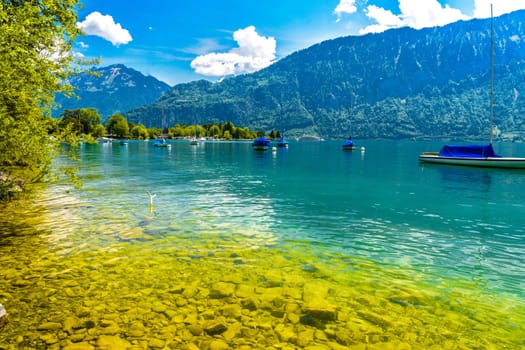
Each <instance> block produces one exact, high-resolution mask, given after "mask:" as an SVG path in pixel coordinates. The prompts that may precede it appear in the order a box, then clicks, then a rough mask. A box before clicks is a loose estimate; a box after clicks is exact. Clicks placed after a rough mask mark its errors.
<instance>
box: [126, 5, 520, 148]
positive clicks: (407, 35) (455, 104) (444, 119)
mask: <svg viewBox="0 0 525 350" xmlns="http://www.w3.org/2000/svg"><path fill="white" fill-rule="evenodd" d="M494 23H495V28H494V29H495V63H496V64H495V76H496V84H495V109H494V111H495V113H494V122H495V124H496V126H497V127H498V129H499V130H500V131H502V132H503V133H504V135H505V136H512V135H515V134H517V135H519V134H521V132H523V131H525V120H524V115H525V101H524V97H525V11H518V12H514V13H512V14H509V15H505V16H501V17H498V18H495V20H494ZM490 42H491V40H490V19H486V20H471V21H463V22H457V23H453V24H450V25H447V26H444V27H436V28H428V29H422V30H414V29H409V28H402V29H396V30H390V31H387V32H384V33H381V34H370V35H365V36H357V37H353V36H350V37H343V38H338V39H334V40H329V41H325V42H322V43H320V44H317V45H314V46H312V47H310V48H308V49H305V50H302V51H299V52H296V53H294V54H292V55H290V56H288V57H286V58H283V59H281V60H280V61H278V62H277V63H275V64H273V65H272V66H270V67H268V68H266V69H264V70H261V71H259V72H256V73H253V74H249V75H243V76H238V77H235V78H230V79H225V80H224V81H222V82H220V83H210V82H207V81H196V82H192V83H188V84H180V85H176V86H174V87H173V88H172V89H171V90H170V91H169V92H168V93H166V94H165V95H163V96H162V97H161V99H159V100H158V101H157V102H155V103H154V104H151V105H147V106H142V107H139V108H136V109H134V110H131V111H129V112H126V113H125V115H126V116H127V117H128V119H129V120H131V121H133V122H141V123H143V124H145V125H146V126H161V125H162V121H163V119H164V120H165V123H166V125H173V124H175V123H184V122H185V123H192V122H193V120H194V118H196V120H197V121H198V123H205V122H220V121H226V120H230V121H232V122H233V123H234V124H235V125H243V126H249V127H250V128H252V129H261V130H271V129H281V130H284V131H285V132H286V133H287V135H290V136H293V135H301V134H303V133H309V134H317V135H320V136H323V137H326V138H329V137H343V136H346V135H348V134H349V133H352V134H353V135H354V137H357V138H417V139H421V138H465V137H470V138H485V139H486V138H487V135H488V117H489V82H490V79H489V76H490V75H489V72H490V69H489V68H490Z"/></svg>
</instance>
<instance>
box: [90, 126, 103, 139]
mask: <svg viewBox="0 0 525 350" xmlns="http://www.w3.org/2000/svg"><path fill="white" fill-rule="evenodd" d="M92 135H93V137H95V138H99V137H103V136H104V135H106V128H105V127H104V125H102V124H99V125H97V126H95V128H94V129H93V133H92Z"/></svg>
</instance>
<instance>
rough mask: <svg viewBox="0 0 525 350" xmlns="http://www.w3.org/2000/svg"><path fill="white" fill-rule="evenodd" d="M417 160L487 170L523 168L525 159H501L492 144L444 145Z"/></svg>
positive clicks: (425, 153)
mask: <svg viewBox="0 0 525 350" xmlns="http://www.w3.org/2000/svg"><path fill="white" fill-rule="evenodd" d="M419 160H420V161H422V162H427V163H437V164H449V165H466V166H475V167H489V168H525V158H514V157H502V156H500V155H498V154H496V152H494V148H493V147H492V144H488V145H459V146H457V145H445V146H443V147H442V148H441V150H440V151H439V152H423V153H422V154H421V155H420V156H419Z"/></svg>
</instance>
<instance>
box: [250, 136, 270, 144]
mask: <svg viewBox="0 0 525 350" xmlns="http://www.w3.org/2000/svg"><path fill="white" fill-rule="evenodd" d="M252 145H253V146H270V141H269V140H268V139H266V138H265V137H264V136H263V137H258V138H256V139H255V140H254V141H253V143H252Z"/></svg>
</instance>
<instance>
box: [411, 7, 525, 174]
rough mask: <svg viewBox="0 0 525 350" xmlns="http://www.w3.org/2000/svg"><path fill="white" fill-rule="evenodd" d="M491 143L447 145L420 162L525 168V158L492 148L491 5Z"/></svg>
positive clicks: (492, 75)
mask: <svg viewBox="0 0 525 350" xmlns="http://www.w3.org/2000/svg"><path fill="white" fill-rule="evenodd" d="M490 20H491V22H490V33H491V43H490V142H489V144H488V145H460V146H454V145H445V146H443V148H441V150H440V151H439V152H423V153H421V154H420V155H419V160H420V161H421V162H426V163H438V164H449V165H463V166H473V167H488V168H525V158H517V157H502V156H500V155H498V154H496V153H495V152H494V148H493V147H492V119H493V114H494V17H493V13H492V4H491V5H490Z"/></svg>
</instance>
